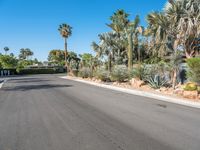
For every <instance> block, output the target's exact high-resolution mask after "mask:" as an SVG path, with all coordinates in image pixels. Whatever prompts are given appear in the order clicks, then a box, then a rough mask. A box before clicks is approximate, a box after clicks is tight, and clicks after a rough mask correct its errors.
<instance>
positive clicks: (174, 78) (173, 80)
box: [172, 69, 177, 89]
mask: <svg viewBox="0 0 200 150" xmlns="http://www.w3.org/2000/svg"><path fill="white" fill-rule="evenodd" d="M176 78H177V70H176V69H175V70H174V73H173V77H172V87H173V89H175V87H176Z"/></svg>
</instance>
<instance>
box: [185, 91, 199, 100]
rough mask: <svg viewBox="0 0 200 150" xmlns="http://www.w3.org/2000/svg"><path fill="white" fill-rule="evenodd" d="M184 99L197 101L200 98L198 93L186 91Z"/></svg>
mask: <svg viewBox="0 0 200 150" xmlns="http://www.w3.org/2000/svg"><path fill="white" fill-rule="evenodd" d="M183 97H184V98H189V99H194V100H196V99H197V98H198V91H184V92H183Z"/></svg>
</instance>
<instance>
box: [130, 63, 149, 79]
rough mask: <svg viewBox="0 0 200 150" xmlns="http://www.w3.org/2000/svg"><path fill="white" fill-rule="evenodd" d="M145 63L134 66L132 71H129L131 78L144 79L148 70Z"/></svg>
mask: <svg viewBox="0 0 200 150" xmlns="http://www.w3.org/2000/svg"><path fill="white" fill-rule="evenodd" d="M146 69H147V68H146V66H145V65H137V66H135V67H133V69H132V71H130V73H129V78H136V79H140V80H144V78H145V76H146V74H147V70H146Z"/></svg>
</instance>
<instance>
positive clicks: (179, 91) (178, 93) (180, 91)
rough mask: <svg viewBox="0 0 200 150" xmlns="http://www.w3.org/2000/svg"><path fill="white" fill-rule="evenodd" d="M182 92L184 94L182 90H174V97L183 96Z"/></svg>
mask: <svg viewBox="0 0 200 150" xmlns="http://www.w3.org/2000/svg"><path fill="white" fill-rule="evenodd" d="M183 92H184V90H183V89H175V90H174V94H176V95H180V96H181V95H183Z"/></svg>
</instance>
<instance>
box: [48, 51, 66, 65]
mask: <svg viewBox="0 0 200 150" xmlns="http://www.w3.org/2000/svg"><path fill="white" fill-rule="evenodd" d="M48 60H49V61H50V62H53V63H55V64H58V65H64V61H65V51H63V50H51V51H50V52H49V56H48Z"/></svg>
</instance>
